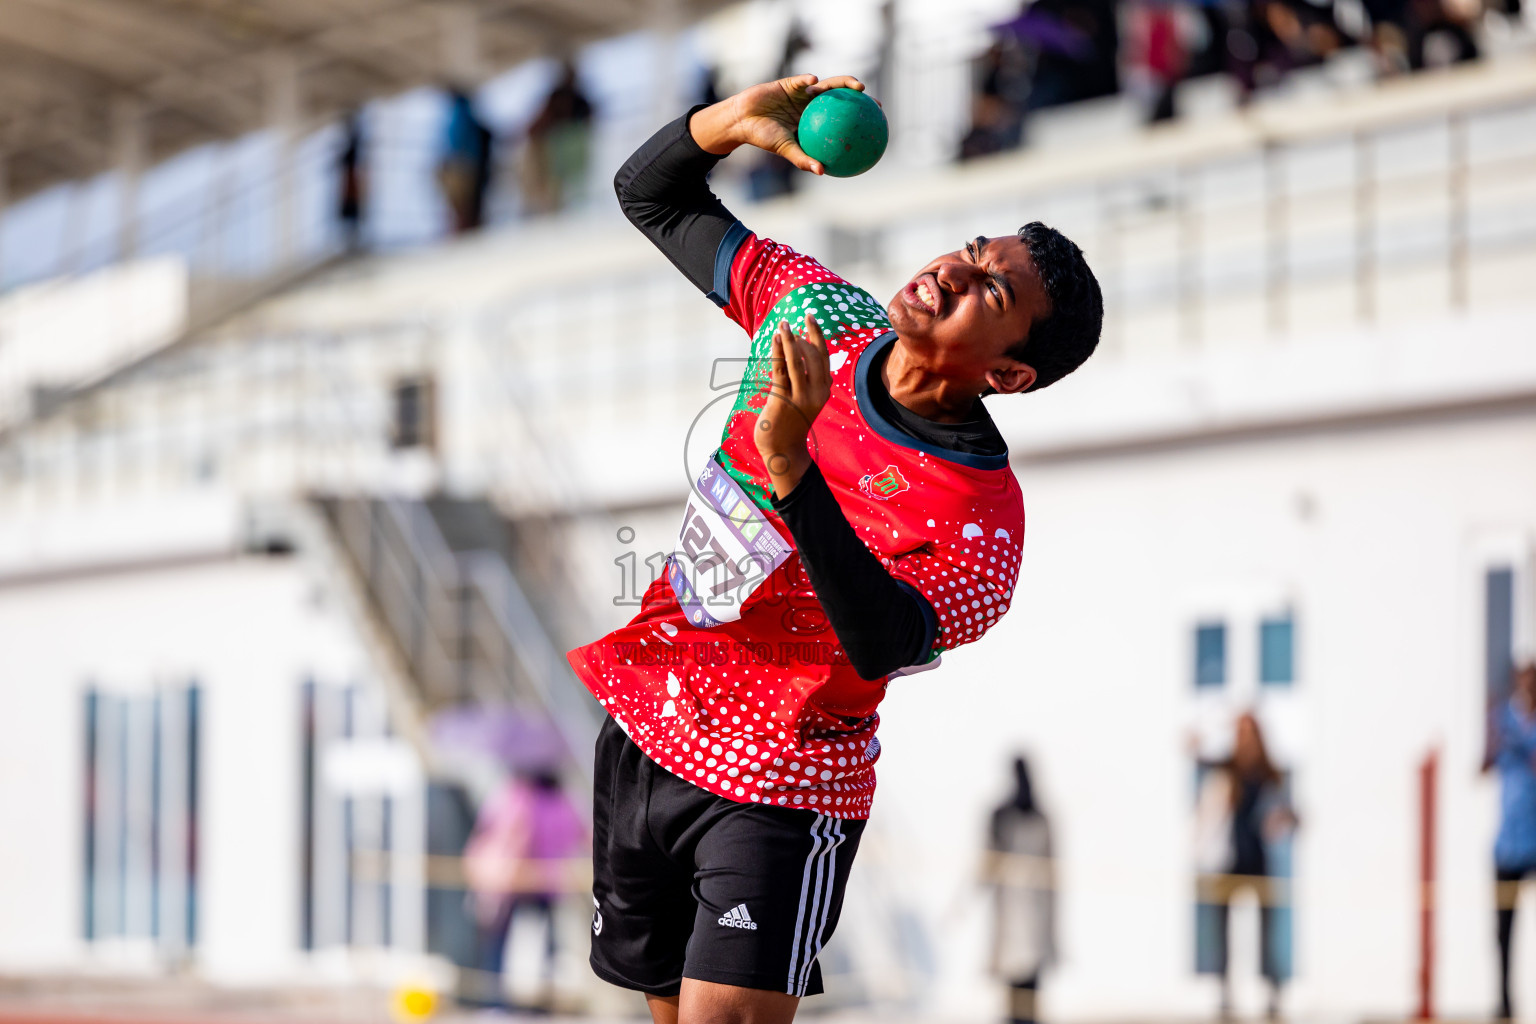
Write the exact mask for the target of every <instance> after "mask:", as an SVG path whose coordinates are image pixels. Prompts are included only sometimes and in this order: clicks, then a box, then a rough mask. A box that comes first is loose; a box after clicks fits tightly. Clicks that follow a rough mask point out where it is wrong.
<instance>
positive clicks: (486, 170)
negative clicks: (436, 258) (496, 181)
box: [437, 86, 493, 234]
mask: <svg viewBox="0 0 1536 1024" xmlns="http://www.w3.org/2000/svg"><path fill="white" fill-rule="evenodd" d="M492 141H493V139H492V137H491V131H490V129H489V128H487V127H486V126H485V123H484V122H483V121H481V120H480V117H479V115H478V114H477V113H476V112H475V105H474V101H473V100H471V99H470V98H469V95H468V94H467V93H465V92H464V91H463V90H462V89H460V88H458V87H457V86H450V87H449V89H448V126H447V133H446V137H445V139H444V146H443V157H442V160H441V161H440V162H439V164H438V167H437V180H438V184H439V185H440V186H441V188H442V190H443V198H444V199H446V200H447V202H448V209H449V210H450V211H451V213H452V214H453V230H454V232H455V233H456V234H462V233H463V232H466V231H473V230H474V229H476V228H478V227H479V226H480V225H481V223H483V221H484V215H485V190H486V188H487V187H488V186H489V185H490V181H491V144H492Z"/></svg>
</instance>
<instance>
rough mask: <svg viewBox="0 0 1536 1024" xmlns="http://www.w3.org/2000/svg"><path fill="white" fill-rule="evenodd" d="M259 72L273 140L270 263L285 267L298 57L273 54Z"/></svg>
mask: <svg viewBox="0 0 1536 1024" xmlns="http://www.w3.org/2000/svg"><path fill="white" fill-rule="evenodd" d="M262 72H263V79H264V82H263V84H264V86H265V89H266V120H267V126H268V128H269V129H270V130H271V131H272V134H273V135H274V136H275V137H276V140H277V209H276V211H275V213H276V220H277V237H276V239H275V246H276V249H275V252H274V253H273V263H274V264H275V266H276V267H286V266H288V265H289V264H291V263H292V262H293V259H294V257H295V256H296V255H297V251H298V225H297V223H296V218H297V216H298V205H299V204H298V202H297V200H296V197H295V191H296V189H297V187H298V175H297V172H296V168H295V167H294V157H295V150H296V148H297V144H298V139H299V129H300V119H301V117H302V97H301V95H300V91H299V61H298V57H297V55H295V54H294V53H293V52H291V51H288V50H275V51H273V52H271V53H268V54H267V55H266V57H265V58H264V60H263V64H262Z"/></svg>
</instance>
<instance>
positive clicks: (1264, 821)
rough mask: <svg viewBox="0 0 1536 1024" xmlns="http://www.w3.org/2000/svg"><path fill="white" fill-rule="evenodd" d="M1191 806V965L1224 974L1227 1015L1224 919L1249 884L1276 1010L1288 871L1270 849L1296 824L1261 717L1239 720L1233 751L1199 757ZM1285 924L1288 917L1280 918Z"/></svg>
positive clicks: (1283, 971)
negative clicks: (1196, 790) (1193, 896)
mask: <svg viewBox="0 0 1536 1024" xmlns="http://www.w3.org/2000/svg"><path fill="white" fill-rule="evenodd" d="M1199 767H1200V769H1201V770H1202V774H1203V777H1202V780H1201V785H1200V792H1199V798H1198V802H1197V804H1196V813H1195V860H1196V864H1195V867H1196V870H1197V871H1198V872H1199V873H1200V874H1199V877H1198V878H1197V880H1196V892H1197V894H1198V900H1199V905H1198V907H1197V910H1196V969H1197V970H1198V971H1199V972H1200V973H1202V974H1217V975H1220V976H1221V1015H1222V1018H1223V1019H1228V1018H1230V1017H1231V1012H1232V992H1231V979H1230V978H1229V976H1228V966H1229V965H1228V957H1227V947H1228V923H1229V918H1230V908H1231V904H1232V899H1233V897H1234V896H1235V895H1236V894H1237V893H1238V892H1240V891H1241V890H1243V889H1252V890H1253V891H1254V892H1255V894H1256V895H1257V897H1258V900H1259V928H1260V934H1259V949H1260V954H1259V955H1260V959H1261V968H1262V971H1263V974H1264V977H1265V978H1267V979H1268V980H1269V984H1270V1001H1269V1013H1270V1016H1274V1015H1275V1014H1276V1013H1278V1012H1279V1004H1280V987H1281V985H1282V984H1283V983H1284V981H1285V978H1286V976H1287V974H1288V964H1287V962H1286V961H1288V959H1289V957H1288V956H1287V955H1286V951H1284V950H1282V949H1281V948H1279V947H1280V943H1279V941H1278V937H1277V933H1278V931H1279V928H1278V926H1279V925H1280V923H1281V915H1280V911H1282V910H1286V909H1288V908H1289V893H1288V892H1287V883H1288V881H1289V879H1288V878H1286V877H1284V875H1283V874H1282V873H1281V872H1279V871H1276V870H1274V868H1275V865H1273V864H1272V863H1271V860H1272V856H1271V850H1272V849H1273V848H1274V847H1275V846H1276V844H1278V843H1279V842H1281V841H1282V840H1284V839H1286V838H1288V837H1289V835H1290V833H1291V832H1292V831H1293V830H1294V829H1295V827H1296V815H1295V814H1294V813H1293V812H1292V810H1291V806H1290V801H1289V799H1288V797H1287V795H1286V787H1285V783H1284V780H1283V779H1282V777H1281V774H1280V772H1279V770H1278V769H1276V768H1275V766H1274V763H1273V762H1271V761H1270V759H1269V752H1268V751H1267V750H1266V748H1265V745H1264V734H1263V732H1262V731H1261V730H1260V728H1259V722H1258V719H1256V718H1255V717H1254V716H1253V715H1251V714H1243V715H1240V716H1239V717H1238V719H1237V729H1236V736H1235V739H1234V742H1233V745H1232V754H1231V756H1230V757H1228V758H1226V759H1225V760H1221V761H1206V762H1201V763H1200V764H1199ZM1285 923H1286V924H1287V925H1288V923H1289V922H1288V920H1287V921H1286V922H1285Z"/></svg>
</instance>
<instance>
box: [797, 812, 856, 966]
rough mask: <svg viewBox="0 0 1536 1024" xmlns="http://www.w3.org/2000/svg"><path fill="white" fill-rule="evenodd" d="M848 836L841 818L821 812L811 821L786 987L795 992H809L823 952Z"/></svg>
mask: <svg viewBox="0 0 1536 1024" xmlns="http://www.w3.org/2000/svg"><path fill="white" fill-rule="evenodd" d="M845 838H847V837H845V836H844V835H843V823H842V820H841V819H839V818H829V817H826V816H824V815H820V814H818V815H817V816H816V820H815V821H814V822H812V823H811V852H810V854H809V855H807V857H806V858H805V873H804V875H803V877H802V878H801V881H800V909H799V910H798V911H797V913H796V915H795V935H794V939H793V940H792V942H793V948H792V950H791V951H790V957H789V979H788V982H787V984H786V988H785V991H786V992H788V993H789V994H790V995H792V996H803V995H805V989H806V986H807V985H809V984H810V980H811V965H812V964H814V963H815V962H816V954H818V953H820V952H821V943H822V933H823V932H824V931H825V930H826V926H827V918H828V916H830V914H831V911H832V892H833V889H834V888H835V886H836V882H837V848H838V847H839V846H842V845H843V840H844V839H845Z"/></svg>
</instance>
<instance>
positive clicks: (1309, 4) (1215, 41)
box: [959, 0, 1521, 160]
mask: <svg viewBox="0 0 1536 1024" xmlns="http://www.w3.org/2000/svg"><path fill="white" fill-rule="evenodd" d="M1520 4H1521V0H1034V2H1033V3H1027V4H1024V5H1023V6H1022V7H1021V9H1020V12H1019V14H1018V16H1017V17H1015V18H1013V19H1012V20H1010V21H1007V22H1004V23H1003V24H1000V25H996V26H993V29H992V44H991V46H990V47H988V49H987V50H986V52H984V53H983V54H981V55H980V56H979V57H978V58H977V59H976V61H975V64H974V68H973V97H972V112H971V127H970V130H969V131H968V132H967V133H966V135H965V138H964V140H963V141H962V142H961V145H960V152H959V156H960V158H961V159H962V160H964V159H969V158H971V157H976V156H982V155H985V154H987V153H996V152H1000V151H1002V150H1007V149H1013V148H1015V147H1017V146H1019V145H1022V144H1023V143H1024V141H1025V124H1026V121H1027V120H1028V116H1029V114H1030V112H1031V111H1035V110H1041V109H1044V108H1047V107H1054V106H1059V105H1061V104H1064V103H1074V102H1077V101H1079V100H1088V99H1095V98H1098V97H1102V96H1110V95H1114V94H1116V93H1122V92H1126V93H1130V94H1132V95H1136V96H1138V97H1139V98H1140V99H1141V100H1142V102H1143V104H1144V109H1145V116H1146V120H1147V121H1149V122H1156V121H1165V120H1169V119H1171V118H1173V117H1176V116H1177V115H1178V105H1177V91H1178V86H1179V83H1181V82H1183V81H1186V80H1188V79H1192V78H1197V77H1202V76H1207V75H1215V74H1225V75H1227V76H1230V79H1231V81H1232V82H1233V83H1234V84H1235V86H1236V91H1237V99H1238V102H1239V103H1247V102H1248V101H1249V100H1251V99H1252V98H1253V96H1254V95H1255V93H1257V92H1259V91H1262V90H1265V89H1268V88H1272V87H1274V86H1275V85H1277V84H1279V83H1280V82H1281V81H1282V80H1284V79H1285V77H1286V76H1287V75H1289V74H1290V73H1291V72H1293V71H1295V70H1297V69H1300V68H1305V67H1310V66H1314V65H1319V64H1322V63H1324V62H1325V61H1327V60H1328V59H1329V58H1331V57H1333V56H1334V55H1335V54H1337V53H1340V52H1341V51H1343V50H1347V49H1351V48H1357V49H1360V50H1362V51H1363V52H1366V53H1368V54H1369V55H1370V58H1371V63H1372V65H1373V66H1374V69H1375V73H1376V74H1377V75H1378V76H1380V77H1386V76H1391V75H1398V74H1405V73H1409V72H1413V71H1418V70H1421V69H1423V68H1429V67H1440V66H1445V65H1448V64H1455V63H1460V62H1463V61H1470V60H1476V59H1477V58H1478V56H1479V54H1480V46H1479V41H1478V37H1479V29H1480V22H1481V21H1482V19H1483V18H1484V16H1485V15H1486V14H1488V13H1490V12H1491V13H1493V14H1495V15H1496V16H1502V17H1505V18H1510V19H1514V18H1517V17H1518V16H1519V15H1520Z"/></svg>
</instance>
